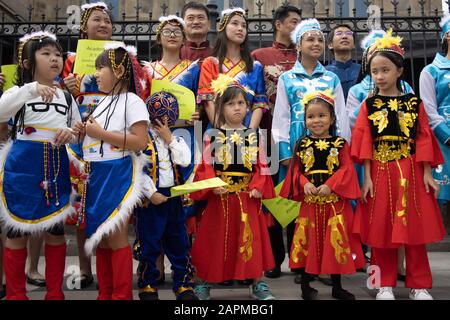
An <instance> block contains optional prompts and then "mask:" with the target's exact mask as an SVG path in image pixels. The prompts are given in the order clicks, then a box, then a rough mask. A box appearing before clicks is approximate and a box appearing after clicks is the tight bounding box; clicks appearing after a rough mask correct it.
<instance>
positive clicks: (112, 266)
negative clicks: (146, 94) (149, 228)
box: [76, 43, 154, 300]
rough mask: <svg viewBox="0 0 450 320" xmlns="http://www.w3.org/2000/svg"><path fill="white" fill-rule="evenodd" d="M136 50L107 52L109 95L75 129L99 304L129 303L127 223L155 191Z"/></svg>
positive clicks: (102, 72) (103, 74)
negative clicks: (80, 142)
mask: <svg viewBox="0 0 450 320" xmlns="http://www.w3.org/2000/svg"><path fill="white" fill-rule="evenodd" d="M135 57H136V49H135V48H134V47H129V46H125V44H123V43H116V44H110V45H107V46H105V51H103V53H101V54H100V55H99V56H98V57H97V60H96V68H97V71H96V74H95V77H96V79H97V84H98V86H99V89H100V90H101V91H102V92H104V93H106V94H107V95H106V97H105V98H104V99H103V100H102V101H100V103H99V104H98V105H97V107H96V108H95V110H94V111H93V112H92V113H91V115H89V117H88V118H87V120H86V122H85V123H78V124H77V125H76V132H77V133H79V134H80V136H83V137H84V140H83V159H84V161H85V173H86V175H87V178H86V179H85V182H84V183H85V186H84V187H83V190H84V193H83V195H82V199H81V210H80V214H82V215H85V217H81V219H86V236H87V240H86V244H85V250H86V252H87V253H88V255H90V254H92V252H93V251H94V250H95V249H96V258H97V279H98V285H99V295H98V299H113V300H130V299H132V298H133V296H132V279H133V270H132V267H133V264H132V252H131V248H130V245H129V243H128V221H129V218H130V216H131V214H132V212H133V210H134V208H135V207H136V206H137V205H139V204H140V203H141V202H142V200H143V199H144V198H146V197H148V196H149V195H150V192H151V190H153V189H154V185H153V183H152V181H151V179H150V178H149V177H148V176H145V175H143V174H142V170H143V168H144V166H145V165H146V161H147V160H146V158H145V156H144V155H143V154H142V153H139V151H141V150H144V149H145V148H146V147H147V127H148V122H149V120H148V118H149V116H148V111H147V108H146V107H145V103H144V102H143V101H142V99H141V98H140V97H139V96H138V95H136V92H137V90H136V87H137V86H139V81H136V77H135V72H134V69H133V67H132V65H133V63H134V62H133V60H135V59H136V58H135Z"/></svg>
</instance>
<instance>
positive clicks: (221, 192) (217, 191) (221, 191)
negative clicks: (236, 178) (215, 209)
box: [213, 187, 228, 195]
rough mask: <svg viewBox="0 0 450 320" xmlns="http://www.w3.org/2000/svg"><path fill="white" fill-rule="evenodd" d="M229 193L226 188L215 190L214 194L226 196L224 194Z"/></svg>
mask: <svg viewBox="0 0 450 320" xmlns="http://www.w3.org/2000/svg"><path fill="white" fill-rule="evenodd" d="M227 192H228V190H227V189H225V188H224V187H218V188H214V190H213V193H214V194H217V195H221V194H224V193H227Z"/></svg>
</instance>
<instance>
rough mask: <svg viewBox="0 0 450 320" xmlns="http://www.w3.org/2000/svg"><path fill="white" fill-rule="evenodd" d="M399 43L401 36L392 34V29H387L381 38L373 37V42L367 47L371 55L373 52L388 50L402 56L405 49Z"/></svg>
mask: <svg viewBox="0 0 450 320" xmlns="http://www.w3.org/2000/svg"><path fill="white" fill-rule="evenodd" d="M401 43H402V38H401V37H399V36H396V37H394V36H392V29H389V30H388V32H386V34H385V35H384V36H383V37H382V38H376V39H375V43H374V44H372V45H371V46H370V48H369V54H370V55H372V54H374V53H375V52H380V51H389V52H394V53H397V54H399V55H400V56H402V57H404V56H405V51H404V50H403V48H402V47H401Z"/></svg>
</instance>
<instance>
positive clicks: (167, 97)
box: [147, 91, 179, 127]
mask: <svg viewBox="0 0 450 320" xmlns="http://www.w3.org/2000/svg"><path fill="white" fill-rule="evenodd" d="M147 109H148V112H149V113H150V121H151V122H152V123H153V124H156V121H155V120H156V119H158V120H159V121H161V122H162V123H164V120H165V119H166V118H167V120H168V124H169V127H170V126H173V125H174V124H175V121H177V119H178V116H179V106H178V102H177V98H175V96H174V95H173V94H171V93H169V92H164V91H161V92H156V93H154V94H152V95H151V96H150V97H149V98H148V99H147Z"/></svg>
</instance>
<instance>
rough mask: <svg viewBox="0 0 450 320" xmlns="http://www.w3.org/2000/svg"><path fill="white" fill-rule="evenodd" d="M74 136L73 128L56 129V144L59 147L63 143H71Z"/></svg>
mask: <svg viewBox="0 0 450 320" xmlns="http://www.w3.org/2000/svg"><path fill="white" fill-rule="evenodd" d="M72 138H73V134H72V130H71V129H69V128H65V129H58V131H56V136H55V142H54V144H55V145H56V146H58V147H59V146H61V145H64V144H66V143H69V142H70V141H71V140H72Z"/></svg>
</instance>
